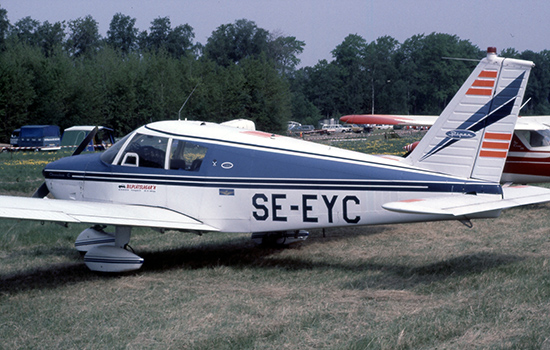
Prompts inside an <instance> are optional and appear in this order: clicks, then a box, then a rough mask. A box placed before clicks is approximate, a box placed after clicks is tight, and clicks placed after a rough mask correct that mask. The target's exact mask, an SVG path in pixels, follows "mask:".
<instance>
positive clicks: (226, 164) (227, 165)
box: [222, 162, 233, 169]
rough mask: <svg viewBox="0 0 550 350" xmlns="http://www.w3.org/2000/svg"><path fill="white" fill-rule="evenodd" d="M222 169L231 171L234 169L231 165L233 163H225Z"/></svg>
mask: <svg viewBox="0 0 550 350" xmlns="http://www.w3.org/2000/svg"><path fill="white" fill-rule="evenodd" d="M222 168H223V169H231V168H233V163H231V162H223V163H222Z"/></svg>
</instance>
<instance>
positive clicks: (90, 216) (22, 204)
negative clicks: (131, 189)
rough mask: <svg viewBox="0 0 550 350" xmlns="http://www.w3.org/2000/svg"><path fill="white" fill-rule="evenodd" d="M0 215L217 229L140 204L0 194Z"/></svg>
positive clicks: (187, 228)
mask: <svg viewBox="0 0 550 350" xmlns="http://www.w3.org/2000/svg"><path fill="white" fill-rule="evenodd" d="M0 217H1V218H11V219H24V220H39V221H54V222H64V223H69V222H72V223H89V224H104V225H117V226H144V227H154V228H165V229H175V230H199V231H219V230H218V229H217V228H215V227H212V226H209V225H205V224H203V223H202V222H200V221H198V220H195V219H193V218H191V217H189V216H187V215H184V214H181V213H178V212H176V211H173V210H169V209H165V208H159V207H151V206H144V205H127V204H113V203H100V202H82V201H71V200H61V199H48V198H29V197H12V196H0Z"/></svg>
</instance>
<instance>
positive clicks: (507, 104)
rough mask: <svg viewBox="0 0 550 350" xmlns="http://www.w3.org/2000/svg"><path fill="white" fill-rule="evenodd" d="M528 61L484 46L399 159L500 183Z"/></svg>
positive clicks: (523, 90) (520, 99)
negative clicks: (473, 66)
mask: <svg viewBox="0 0 550 350" xmlns="http://www.w3.org/2000/svg"><path fill="white" fill-rule="evenodd" d="M533 66H534V64H533V62H531V61H523V60H516V59H509V58H502V57H497V55H496V49H495V48H489V49H488V50H487V57H486V58H484V59H483V60H481V62H480V63H479V64H478V66H477V67H476V69H475V70H474V71H473V72H472V74H470V76H469V77H468V79H467V80H466V82H465V83H464V85H462V87H461V88H460V90H459V91H458V92H457V94H456V95H455V97H454V98H453V99H452V100H451V102H450V103H449V105H448V106H447V107H446V108H445V110H444V111H443V112H442V113H441V116H440V117H439V118H438V119H437V121H436V122H435V123H434V125H433V127H432V128H431V129H430V130H429V131H428V133H427V134H426V135H425V136H424V137H423V138H422V140H421V141H420V142H419V144H418V146H417V147H416V148H415V149H414V151H413V152H412V153H411V154H410V155H409V156H408V157H407V158H406V159H405V160H404V162H407V163H409V164H411V165H414V166H417V167H420V168H424V169H429V170H433V171H437V172H442V173H447V174H450V175H454V176H458V177H464V178H475V179H480V180H485V181H493V182H499V181H500V177H501V175H502V169H503V167H504V162H505V160H506V156H507V155H508V149H509V146H510V141H511V140H512V135H513V132H514V127H515V124H516V120H517V117H518V112H519V108H520V107H521V102H522V100H523V95H524V93H525V86H526V84H527V79H528V78H529V72H530V71H531V68H532V67H533Z"/></svg>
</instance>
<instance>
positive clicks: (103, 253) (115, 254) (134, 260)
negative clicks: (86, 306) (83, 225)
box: [75, 225, 143, 272]
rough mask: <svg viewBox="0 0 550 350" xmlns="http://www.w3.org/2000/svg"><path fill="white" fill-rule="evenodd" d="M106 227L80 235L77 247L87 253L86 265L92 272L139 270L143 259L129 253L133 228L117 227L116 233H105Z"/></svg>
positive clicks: (95, 228) (87, 230) (85, 256)
mask: <svg viewBox="0 0 550 350" xmlns="http://www.w3.org/2000/svg"><path fill="white" fill-rule="evenodd" d="M104 228H105V227H104V226H99V225H96V226H93V227H90V228H87V229H85V230H84V231H82V232H81V233H80V235H78V238H77V239H76V242H75V247H76V249H77V250H78V251H80V252H82V253H85V255H84V263H85V264H86V266H87V267H88V268H89V269H90V270H92V271H99V272H126V271H132V270H138V269H139V268H141V266H142V265H143V258H142V257H140V256H138V255H136V254H134V253H132V252H130V251H128V250H127V249H126V247H127V246H128V242H130V236H131V231H132V228H131V227H128V226H116V228H115V233H110V232H105V231H103V229H104Z"/></svg>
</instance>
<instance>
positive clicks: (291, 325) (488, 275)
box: [0, 141, 550, 349]
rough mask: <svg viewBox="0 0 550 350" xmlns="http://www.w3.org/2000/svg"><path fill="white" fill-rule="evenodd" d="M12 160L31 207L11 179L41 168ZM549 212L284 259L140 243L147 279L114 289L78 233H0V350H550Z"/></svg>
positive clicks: (241, 241) (361, 237) (56, 229)
mask: <svg viewBox="0 0 550 350" xmlns="http://www.w3.org/2000/svg"><path fill="white" fill-rule="evenodd" d="M362 142H364V141H362ZM358 144H359V142H358ZM361 147H363V146H361ZM357 148H359V146H357ZM1 156H2V158H1V160H2V162H3V161H4V160H6V159H10V158H9V157H10V155H5V154H3V155H1ZM51 156H53V157H55V155H51ZM4 157H6V158H4ZM13 157H14V158H15V157H21V158H20V160H21V161H22V163H21V164H18V165H12V166H10V167H8V168H9V170H6V168H5V167H4V165H5V164H6V163H2V168H1V169H2V170H1V173H0V174H1V179H2V182H3V183H2V186H4V187H0V188H1V191H2V193H20V192H21V193H25V194H29V193H32V192H33V190H34V188H33V187H32V185H30V184H24V186H28V189H27V187H24V186H23V188H24V190H21V189H19V187H17V186H19V185H18V182H16V181H10V180H6V179H7V178H8V177H9V178H11V177H12V176H13V174H18V175H19V176H21V179H23V178H24V179H29V182H32V184H33V185H34V182H37V183H38V184H40V170H41V167H40V166H38V165H35V164H34V160H36V159H39V160H40V159H42V158H35V157H48V155H36V154H28V155H26V156H24V155H22V154H21V155H15V154H14V155H13ZM11 167H14V168H18V169H17V170H14V169H11ZM5 171H9V172H10V173H9V174H8V173H7V172H5ZM19 182H23V183H25V181H24V180H20V181H19ZM549 209H550V206H549V205H547V204H541V205H533V206H528V207H522V208H517V209H512V210H507V211H505V212H503V214H502V216H501V217H500V218H498V219H488V220H478V221H474V227H473V228H467V227H466V226H464V225H462V224H460V223H459V222H456V221H450V222H434V223H418V224H402V225H384V226H374V227H356V228H346V229H329V230H326V234H325V237H323V232H322V231H321V230H313V231H312V232H311V237H310V238H309V239H308V241H306V242H305V243H304V244H302V245H300V246H297V247H294V248H291V249H281V250H279V249H262V248H258V247H255V246H254V245H253V244H252V243H251V242H250V240H249V235H248V234H223V233H222V234H206V235H204V236H201V237H199V236H195V235H192V234H190V233H178V232H173V231H169V232H166V233H164V234H159V233H157V232H155V231H152V230H148V229H135V230H134V231H133V233H134V234H133V237H132V241H131V245H132V247H133V248H134V249H135V250H136V253H137V254H139V255H140V256H142V257H144V258H145V264H144V266H143V268H142V269H141V270H139V271H136V272H133V273H127V274H120V275H114V276H112V275H101V274H96V273H93V272H90V271H89V270H87V269H86V267H85V266H84V264H83V262H82V258H81V257H80V255H79V254H78V253H77V252H76V251H75V250H74V239H75V238H76V236H77V235H78V233H79V232H80V231H81V230H82V229H84V228H85V226H81V225H73V226H71V227H69V228H64V227H61V226H59V225H56V224H50V223H45V224H44V225H42V224H41V223H38V222H20V221H17V220H0V339H2V341H1V342H0V349H31V348H32V349H35V348H45V349H49V348H59V349H65V348H68V349H74V348H86V349H105V348H112V349H152V348H163V349H164V348H167V349H541V348H542V349H547V348H550V340H549V338H550V317H548V315H550V236H549V235H548V227H549V226H550V225H549V224H550V220H549V219H548V215H547V214H548V211H549Z"/></svg>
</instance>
